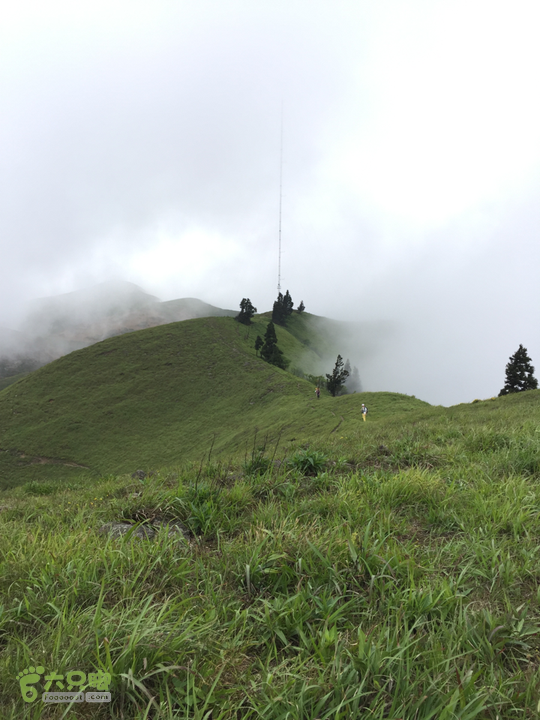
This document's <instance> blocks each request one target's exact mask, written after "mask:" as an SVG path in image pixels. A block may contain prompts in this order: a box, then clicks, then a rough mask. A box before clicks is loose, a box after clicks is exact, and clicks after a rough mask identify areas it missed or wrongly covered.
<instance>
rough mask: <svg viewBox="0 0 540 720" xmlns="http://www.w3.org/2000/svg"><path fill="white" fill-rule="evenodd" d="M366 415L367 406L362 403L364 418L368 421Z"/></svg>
mask: <svg viewBox="0 0 540 720" xmlns="http://www.w3.org/2000/svg"><path fill="white" fill-rule="evenodd" d="M366 416H367V407H366V406H365V405H364V403H362V419H363V421H364V422H366Z"/></svg>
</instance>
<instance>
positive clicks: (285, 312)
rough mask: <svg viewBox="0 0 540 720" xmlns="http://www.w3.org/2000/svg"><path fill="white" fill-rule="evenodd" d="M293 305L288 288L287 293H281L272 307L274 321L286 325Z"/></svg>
mask: <svg viewBox="0 0 540 720" xmlns="http://www.w3.org/2000/svg"><path fill="white" fill-rule="evenodd" d="M293 307H294V303H293V299H292V297H291V294H290V293H289V291H288V290H287V292H286V293H285V295H283V294H282V293H279V294H278V296H277V300H276V301H275V303H274V306H273V308H272V322H274V323H276V325H283V326H285V324H286V323H287V318H288V317H289V315H291V314H292V311H293Z"/></svg>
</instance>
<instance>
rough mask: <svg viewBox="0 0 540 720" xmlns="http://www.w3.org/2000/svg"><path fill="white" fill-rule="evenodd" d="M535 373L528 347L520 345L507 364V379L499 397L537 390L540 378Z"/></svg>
mask: <svg viewBox="0 0 540 720" xmlns="http://www.w3.org/2000/svg"><path fill="white" fill-rule="evenodd" d="M533 373H534V367H533V366H532V365H531V358H530V357H529V356H528V354H527V348H524V347H523V345H520V346H519V348H518V349H517V350H516V352H515V353H514V354H513V355H512V357H511V358H510V362H509V363H508V364H507V366H506V380H505V383H504V387H503V389H502V390H501V392H500V393H499V397H501V395H509V394H510V393H516V392H522V391H523V390H536V389H537V388H538V380H537V379H536V378H535V377H534V375H533Z"/></svg>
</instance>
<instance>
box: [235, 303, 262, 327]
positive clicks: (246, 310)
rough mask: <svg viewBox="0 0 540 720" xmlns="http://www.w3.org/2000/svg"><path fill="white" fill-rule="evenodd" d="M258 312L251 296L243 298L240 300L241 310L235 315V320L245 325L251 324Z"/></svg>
mask: <svg viewBox="0 0 540 720" xmlns="http://www.w3.org/2000/svg"><path fill="white" fill-rule="evenodd" d="M256 312H257V308H256V307H253V304H252V302H251V300H250V299H249V298H242V301H241V302H240V312H239V313H238V315H237V316H236V317H235V320H238V322H240V323H242V324H243V325H251V318H252V317H253V316H254V315H255V313H256Z"/></svg>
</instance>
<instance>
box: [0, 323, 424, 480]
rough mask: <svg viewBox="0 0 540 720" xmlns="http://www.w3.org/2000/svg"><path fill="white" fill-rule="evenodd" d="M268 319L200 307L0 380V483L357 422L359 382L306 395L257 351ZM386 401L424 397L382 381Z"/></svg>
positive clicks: (105, 468) (295, 351)
mask: <svg viewBox="0 0 540 720" xmlns="http://www.w3.org/2000/svg"><path fill="white" fill-rule="evenodd" d="M266 324H267V319H266V318H264V317H262V318H261V317H259V318H257V319H256V322H255V323H254V325H253V326H252V327H249V328H246V327H245V326H243V325H240V324H239V323H237V322H235V321H234V319H233V318H227V317H222V318H203V319H197V320H187V321H184V322H179V323H172V324H169V325H164V326H160V327H155V328H150V329H147V330H142V331H138V332H135V333H129V334H126V335H122V336H119V337H114V338H109V339H107V340H105V341H103V342H100V343H97V344H95V345H92V346H91V347H89V348H85V349H82V350H78V351H76V352H73V353H71V354H70V355H67V356H65V357H62V358H60V359H59V360H56V361H55V362H53V363H50V364H49V365H47V366H45V367H43V368H40V369H39V370H37V371H35V372H34V373H32V374H31V375H29V376H27V377H25V378H23V379H22V380H20V381H19V382H17V383H14V384H13V385H10V386H9V387H7V388H6V389H5V390H3V391H2V392H0V482H1V483H2V486H3V487H8V486H11V485H15V484H18V483H20V482H23V481H26V480H28V479H42V478H55V479H56V478H62V477H69V476H73V475H80V474H81V473H83V474H84V473H88V474H105V473H120V472H129V471H134V470H136V469H137V468H139V467H145V468H148V467H156V466H164V465H170V464H174V463H178V462H180V461H183V460H186V459H191V460H199V459H200V458H201V457H202V456H203V455H204V456H208V454H209V453H210V450H211V449H212V452H213V453H214V456H217V455H221V456H227V455H229V456H231V455H233V454H238V453H239V452H251V449H252V446H253V443H254V442H257V443H258V444H260V443H264V442H265V440H264V438H265V437H266V438H267V441H268V442H277V439H278V437H279V438H280V442H281V443H286V442H291V441H293V442H301V441H303V440H309V439H312V438H315V437H325V436H328V434H330V433H331V432H332V431H333V430H335V429H336V428H337V427H338V426H340V427H341V428H342V429H343V427H345V426H347V425H357V424H358V423H359V422H360V413H359V407H360V403H361V401H362V399H363V398H366V397H369V393H367V394H363V395H355V396H347V397H343V398H330V397H321V399H320V400H319V401H316V400H315V397H314V393H313V386H312V385H310V384H309V383H307V382H306V381H304V380H300V379H299V378H296V377H294V376H293V375H291V374H290V373H288V372H285V371H283V370H280V369H278V368H275V367H273V366H270V365H268V364H267V363H265V362H263V361H262V360H260V359H259V358H257V357H256V355H255V351H254V349H253V344H254V340H255V337H256V334H260V333H263V334H264V329H265V327H266ZM278 339H279V343H280V345H281V346H282V347H283V349H284V351H285V352H286V354H288V355H289V356H292V358H293V359H295V358H296V359H298V358H300V357H301V356H302V355H304V354H305V352H306V347H305V345H303V344H302V343H300V342H299V341H298V340H297V339H296V338H295V337H294V336H293V335H292V334H291V333H289V332H288V331H287V330H286V329H284V328H278ZM309 352H313V351H311V350H310V351H309ZM385 395H388V398H387V399H386V400H384V396H385ZM396 399H397V400H396ZM396 402H398V405H401V409H402V410H411V409H421V408H425V407H429V406H428V405H427V403H422V402H421V401H419V400H414V399H411V398H407V397H406V396H399V395H395V394H390V393H388V394H384V393H383V394H380V398H379V401H378V406H379V412H380V413H382V414H384V407H385V406H387V405H388V407H392V410H391V412H393V413H394V412H396V411H399V410H397V406H396V404H395V403H396ZM371 417H372V419H376V417H377V413H376V412H375V413H373V415H372V416H371ZM256 436H257V437H258V439H257V440H255V437H256Z"/></svg>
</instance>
